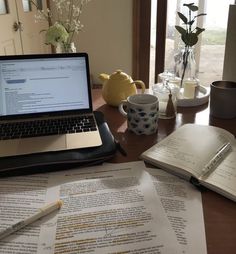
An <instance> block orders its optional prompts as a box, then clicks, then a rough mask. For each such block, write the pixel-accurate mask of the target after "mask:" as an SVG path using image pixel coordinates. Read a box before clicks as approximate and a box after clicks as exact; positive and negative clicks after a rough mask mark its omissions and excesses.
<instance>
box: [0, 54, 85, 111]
mask: <svg viewBox="0 0 236 254" xmlns="http://www.w3.org/2000/svg"><path fill="white" fill-rule="evenodd" d="M0 96H1V97H0V115H2V116H7V115H19V114H27V113H40V112H56V111H65V110H76V109H89V95H88V82H87V71H86V61H85V58H84V57H78V58H76V57H69V58H68V57H67V58H40V59H17V60H2V61H0Z"/></svg>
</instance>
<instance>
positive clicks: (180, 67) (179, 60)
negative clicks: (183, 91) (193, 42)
mask: <svg viewBox="0 0 236 254" xmlns="http://www.w3.org/2000/svg"><path fill="white" fill-rule="evenodd" d="M175 75H176V77H179V78H180V79H181V87H183V81H184V80H187V79H196V61H195V57H194V50H193V48H192V47H185V48H184V49H181V50H180V51H179V52H178V53H177V54H175Z"/></svg>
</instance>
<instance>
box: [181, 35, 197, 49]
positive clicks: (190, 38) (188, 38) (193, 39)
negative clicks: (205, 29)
mask: <svg viewBox="0 0 236 254" xmlns="http://www.w3.org/2000/svg"><path fill="white" fill-rule="evenodd" d="M181 39H182V40H183V42H184V43H185V45H188V46H190V47H192V46H194V45H195V44H196V43H197V42H198V37H197V35H196V33H190V34H185V35H182V36H181Z"/></svg>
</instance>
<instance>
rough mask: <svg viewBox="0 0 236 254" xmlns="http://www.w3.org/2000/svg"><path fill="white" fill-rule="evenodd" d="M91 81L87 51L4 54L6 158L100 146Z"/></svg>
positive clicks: (2, 150)
mask: <svg viewBox="0 0 236 254" xmlns="http://www.w3.org/2000/svg"><path fill="white" fill-rule="evenodd" d="M89 80H90V73H89V62H88V55H87V54H86V53H73V54H42V55H21V56H0V157H5V156H15V155H23V154H24V155H25V154H31V153H41V152H49V151H61V150H67V149H78V148H87V147H95V146H100V145H101V144H102V141H101V137H100V134H99V131H98V128H97V124H96V120H95V118H94V115H93V108H92V99H91V88H90V81H89ZM71 119H72V120H71ZM75 119H76V120H75ZM87 119H90V120H91V119H92V120H91V121H92V122H93V124H94V125H95V127H94V126H93V127H92V128H91V126H90V123H87V121H88V120H87ZM90 120H89V121H90ZM75 121H76V123H75ZM82 121H83V122H82ZM45 122H46V125H49V127H44V125H45ZM68 122H69V124H70V127H69V128H67V126H66V127H64V125H67V124H68ZM42 123H43V127H42V128H41V127H39V126H40V125H41V124H42ZM78 123H79V124H78ZM31 125H32V126H33V127H30V128H29V131H28V130H27V129H26V131H25V130H24V132H21V134H19V132H20V131H19V128H22V126H27V128H28V127H29V126H31ZM80 125H82V127H81V126H80ZM12 126H13V127H12ZM18 126H20V127H18ZM44 128H46V131H45V130H44ZM66 128H67V129H66ZM81 128H82V129H81ZM22 133H23V134H22Z"/></svg>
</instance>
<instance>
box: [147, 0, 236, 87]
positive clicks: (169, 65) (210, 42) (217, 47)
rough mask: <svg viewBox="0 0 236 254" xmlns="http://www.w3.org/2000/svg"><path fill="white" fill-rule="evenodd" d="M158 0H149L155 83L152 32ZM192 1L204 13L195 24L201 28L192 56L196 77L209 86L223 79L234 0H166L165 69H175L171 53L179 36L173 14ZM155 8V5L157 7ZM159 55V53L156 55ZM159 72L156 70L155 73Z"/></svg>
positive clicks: (177, 19)
mask: <svg viewBox="0 0 236 254" xmlns="http://www.w3.org/2000/svg"><path fill="white" fill-rule="evenodd" d="M158 1H160V0H152V6H153V7H152V10H154V11H152V22H151V24H152V26H151V49H150V52H151V62H150V66H151V67H150V80H151V83H152V82H154V70H155V66H154V54H155V32H156V12H155V10H156V4H157V2H158ZM191 2H194V3H195V4H196V5H198V7H199V12H201V13H202V12H204V13H207V15H206V16H204V17H200V18H199V19H198V21H197V22H198V26H199V27H204V28H205V29H206V31H204V32H203V33H202V34H201V35H200V36H199V42H198V43H197V45H195V59H196V64H197V72H198V74H197V75H198V78H199V79H200V83H201V85H206V86H209V85H210V83H211V82H212V81H214V80H219V79H222V72H223V62H224V51H225V41H226V29H227V20H228V10H229V5H230V4H234V3H235V0H224V1H215V0H199V1H193V0H172V1H168V8H167V25H166V40H165V41H166V43H165V63H164V69H165V70H170V71H173V70H174V55H175V54H176V53H177V52H178V49H179V47H180V42H181V39H180V36H179V33H178V32H177V31H176V29H175V25H177V24H181V21H180V20H179V18H178V15H176V12H177V10H178V11H181V12H183V10H184V9H183V8H185V7H183V4H184V3H191ZM157 8H158V7H157ZM157 56H158V54H157ZM156 74H158V73H156Z"/></svg>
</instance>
